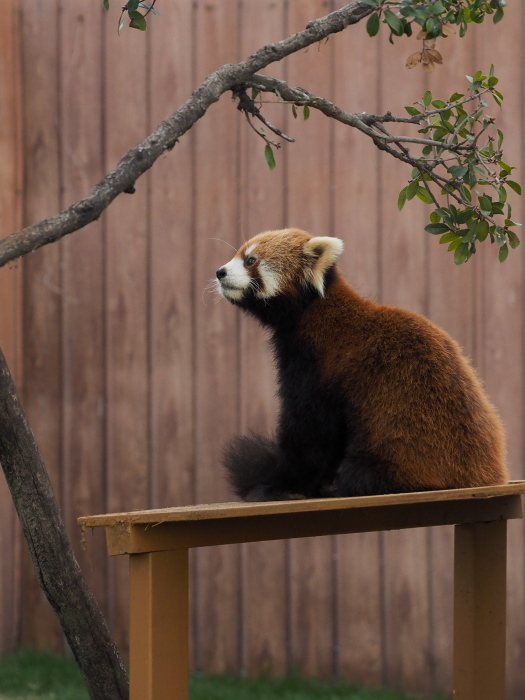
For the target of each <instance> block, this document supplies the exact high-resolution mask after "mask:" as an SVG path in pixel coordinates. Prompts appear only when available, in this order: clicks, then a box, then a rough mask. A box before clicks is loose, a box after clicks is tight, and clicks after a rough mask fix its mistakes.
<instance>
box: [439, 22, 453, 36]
mask: <svg viewBox="0 0 525 700" xmlns="http://www.w3.org/2000/svg"><path fill="white" fill-rule="evenodd" d="M441 33H442V34H443V36H451V35H452V34H455V33H456V29H455V27H453V26H452V24H443V25H442V26H441Z"/></svg>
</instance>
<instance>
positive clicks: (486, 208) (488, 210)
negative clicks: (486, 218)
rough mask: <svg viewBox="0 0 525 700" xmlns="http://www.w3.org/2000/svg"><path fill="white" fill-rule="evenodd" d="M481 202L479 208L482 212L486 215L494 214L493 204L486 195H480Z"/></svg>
mask: <svg viewBox="0 0 525 700" xmlns="http://www.w3.org/2000/svg"><path fill="white" fill-rule="evenodd" d="M478 201H479V207H480V209H481V211H482V212H483V213H485V214H492V202H491V201H490V199H489V198H488V197H485V196H484V195H480V196H479V197H478Z"/></svg>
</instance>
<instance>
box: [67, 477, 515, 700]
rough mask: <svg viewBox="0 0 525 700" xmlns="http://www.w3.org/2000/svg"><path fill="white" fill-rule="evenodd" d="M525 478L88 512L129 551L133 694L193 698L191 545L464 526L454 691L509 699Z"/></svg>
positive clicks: (115, 545)
mask: <svg viewBox="0 0 525 700" xmlns="http://www.w3.org/2000/svg"><path fill="white" fill-rule="evenodd" d="M523 493H525V482H524V481H519V482H518V481H515V482H510V483H509V484H507V485H504V486H494V487H483V488H473V489H455V490H450V491H431V492H424V493H410V494H394V495H388V496H369V497H359V498H334V499H316V500H297V501H278V502H269V503H221V504H210V505H198V506H186V507H181V508H167V509H160V510H147V511H134V512H129V513H113V514H107V515H95V516H88V517H84V518H79V521H78V522H79V524H80V525H81V526H82V528H83V529H86V528H90V527H105V528H106V537H107V543H108V551H109V554H110V555H118V554H129V555H131V556H130V665H131V700H168V698H169V699H170V700H187V698H188V680H187V679H188V642H187V640H188V550H189V549H191V548H193V547H205V546H212V545H219V544H230V543H239V542H253V541H262V540H271V539H286V538H294V537H310V536H321V535H333V534H349V533H356V532H371V531H378V530H394V529H405V528H413V527H427V526H436V525H455V526H456V534H455V559H454V574H455V576H454V578H455V590H454V603H455V605H454V698H455V700H458V699H459V700H505V617H506V590H505V589H506V544H507V537H506V521H507V520H510V519H514V518H521V517H522V508H521V499H520V495H521V494H523Z"/></svg>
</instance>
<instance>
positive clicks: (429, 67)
mask: <svg viewBox="0 0 525 700" xmlns="http://www.w3.org/2000/svg"><path fill="white" fill-rule="evenodd" d="M421 63H422V64H423V70H426V71H427V73H431V72H432V71H433V70H434V59H433V57H432V55H431V53H430V51H429V50H428V49H423V51H422V53H421Z"/></svg>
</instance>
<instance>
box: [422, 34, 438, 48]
mask: <svg viewBox="0 0 525 700" xmlns="http://www.w3.org/2000/svg"><path fill="white" fill-rule="evenodd" d="M435 45H436V38H435V37H434V38H433V39H425V40H424V41H423V48H424V49H433V48H434V46H435Z"/></svg>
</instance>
